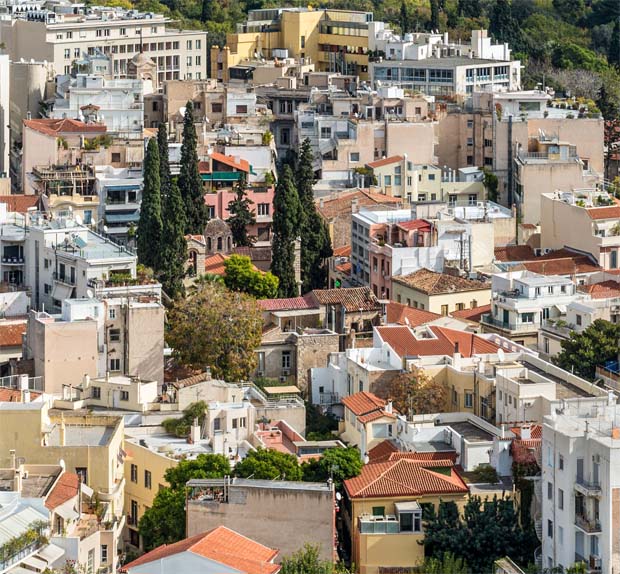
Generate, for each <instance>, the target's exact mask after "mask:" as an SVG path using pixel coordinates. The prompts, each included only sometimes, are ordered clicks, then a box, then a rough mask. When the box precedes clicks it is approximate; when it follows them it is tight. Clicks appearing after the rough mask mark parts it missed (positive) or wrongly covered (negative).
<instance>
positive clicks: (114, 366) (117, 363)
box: [110, 359, 121, 371]
mask: <svg viewBox="0 0 620 574" xmlns="http://www.w3.org/2000/svg"><path fill="white" fill-rule="evenodd" d="M120 370H121V360H120V359H110V371H120Z"/></svg>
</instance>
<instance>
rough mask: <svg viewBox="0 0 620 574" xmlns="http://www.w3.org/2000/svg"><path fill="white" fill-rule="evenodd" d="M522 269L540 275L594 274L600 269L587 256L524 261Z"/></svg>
mask: <svg viewBox="0 0 620 574" xmlns="http://www.w3.org/2000/svg"><path fill="white" fill-rule="evenodd" d="M522 265H523V267H524V268H525V269H527V270H528V271H532V272H534V273H540V274H541V275H572V274H574V273H596V272H597V271H600V270H601V267H600V266H598V265H596V264H595V263H593V262H592V260H591V259H590V258H589V257H588V256H587V255H577V256H573V257H569V258H564V259H545V258H544V257H538V258H537V260H536V261H526V262H524V263H523V264H522Z"/></svg>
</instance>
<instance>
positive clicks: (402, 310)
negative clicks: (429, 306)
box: [386, 301, 441, 327]
mask: <svg viewBox="0 0 620 574" xmlns="http://www.w3.org/2000/svg"><path fill="white" fill-rule="evenodd" d="M386 311H387V322H388V323H398V324H400V325H406V324H407V322H409V325H410V326H411V327H419V326H420V325H424V324H426V323H430V322H431V321H434V320H435V319H439V318H440V317H441V315H439V314H437V313H431V312H430V311H426V310H425V309H415V308H413V307H409V306H408V305H403V304H402V303H396V302H395V301H390V302H389V303H388V304H387V306H386ZM405 319H406V320H405Z"/></svg>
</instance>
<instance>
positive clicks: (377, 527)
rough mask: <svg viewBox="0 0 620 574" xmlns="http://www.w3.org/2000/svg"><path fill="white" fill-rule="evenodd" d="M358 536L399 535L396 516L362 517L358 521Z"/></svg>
mask: <svg viewBox="0 0 620 574" xmlns="http://www.w3.org/2000/svg"><path fill="white" fill-rule="evenodd" d="M358 525H359V531H360V534H399V533H400V524H399V522H398V519H397V518H396V515H394V514H388V515H386V516H369V515H362V516H360V517H359V519H358Z"/></svg>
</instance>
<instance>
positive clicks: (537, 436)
mask: <svg viewBox="0 0 620 574" xmlns="http://www.w3.org/2000/svg"><path fill="white" fill-rule="evenodd" d="M510 430H511V431H512V432H513V433H514V434H515V435H516V436H517V438H519V439H521V427H512V428H511V429H510ZM530 435H531V438H530V439H528V440H541V439H542V425H531V430H530Z"/></svg>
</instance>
